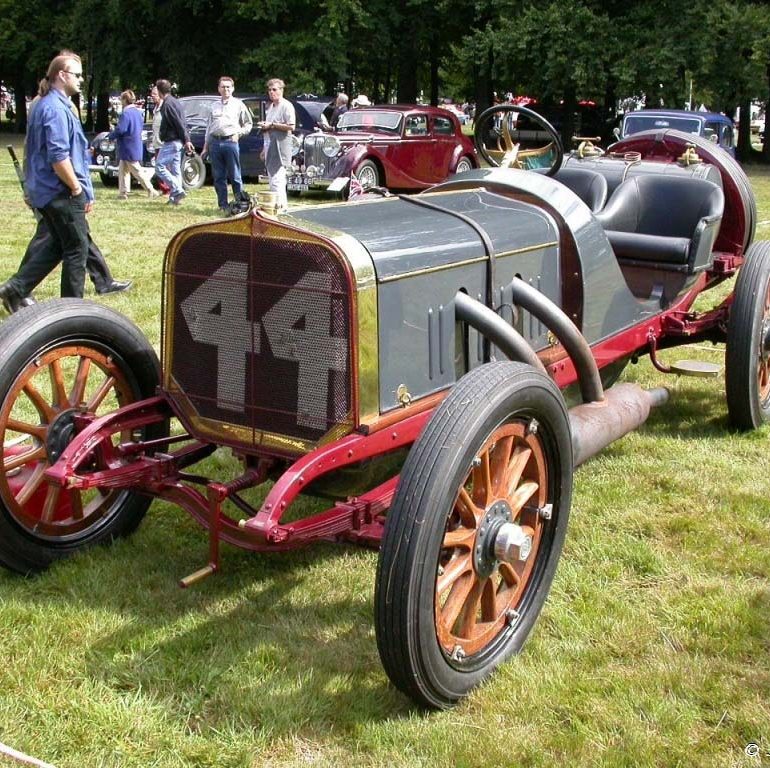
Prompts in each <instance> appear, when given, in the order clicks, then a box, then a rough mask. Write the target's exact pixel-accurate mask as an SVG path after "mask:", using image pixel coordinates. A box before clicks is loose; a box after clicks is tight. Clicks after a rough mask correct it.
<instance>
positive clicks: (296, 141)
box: [291, 133, 302, 157]
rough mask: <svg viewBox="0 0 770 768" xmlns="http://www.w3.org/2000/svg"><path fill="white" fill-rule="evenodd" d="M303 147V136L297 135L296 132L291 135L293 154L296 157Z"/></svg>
mask: <svg viewBox="0 0 770 768" xmlns="http://www.w3.org/2000/svg"><path fill="white" fill-rule="evenodd" d="M301 149H302V137H301V136H297V135H296V134H295V133H292V135H291V156H292V157H294V156H296V155H298V154H299V152H300V150H301Z"/></svg>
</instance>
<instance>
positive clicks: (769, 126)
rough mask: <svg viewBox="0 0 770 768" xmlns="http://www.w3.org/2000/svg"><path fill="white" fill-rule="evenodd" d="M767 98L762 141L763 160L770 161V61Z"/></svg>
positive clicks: (769, 63)
mask: <svg viewBox="0 0 770 768" xmlns="http://www.w3.org/2000/svg"><path fill="white" fill-rule="evenodd" d="M765 93H766V95H767V97H768V98H767V100H766V101H765V140H764V142H763V143H762V162H763V163H770V120H768V118H767V111H768V110H767V108H768V107H770V62H768V64H767V91H765Z"/></svg>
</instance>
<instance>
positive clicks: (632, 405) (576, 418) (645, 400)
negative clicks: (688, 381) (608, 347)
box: [569, 384, 670, 467]
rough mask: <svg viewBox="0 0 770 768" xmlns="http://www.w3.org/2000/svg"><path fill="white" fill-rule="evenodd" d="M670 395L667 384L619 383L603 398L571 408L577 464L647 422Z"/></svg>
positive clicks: (573, 451)
mask: <svg viewBox="0 0 770 768" xmlns="http://www.w3.org/2000/svg"><path fill="white" fill-rule="evenodd" d="M669 394H670V393H669V390H668V389H667V388H666V387H657V388H655V389H642V388H641V387H640V386H638V385H637V384H616V385H615V386H614V387H610V388H609V389H608V390H606V391H605V392H604V400H602V401H600V402H594V403H583V404H582V405H576V406H575V407H574V408H570V411H569V419H570V425H571V427H572V454H573V463H574V466H576V467H577V466H579V465H580V464H582V463H583V462H584V461H585V460H586V459H590V458H591V456H593V455H594V454H597V453H599V451H601V450H603V449H604V448H606V447H607V446H608V445H609V444H610V443H614V442H615V440H619V439H620V438H621V437H623V435H627V434H628V433H629V432H632V431H633V430H635V429H637V428H638V427H640V426H641V425H642V424H644V422H645V421H647V417H648V416H649V415H650V411H651V410H652V409H653V408H656V407H658V406H660V405H664V404H665V403H667V402H668V399H669Z"/></svg>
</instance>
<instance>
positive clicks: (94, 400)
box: [86, 376, 115, 413]
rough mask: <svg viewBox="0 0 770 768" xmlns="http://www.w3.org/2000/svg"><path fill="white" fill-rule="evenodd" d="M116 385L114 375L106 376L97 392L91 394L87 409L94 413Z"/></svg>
mask: <svg viewBox="0 0 770 768" xmlns="http://www.w3.org/2000/svg"><path fill="white" fill-rule="evenodd" d="M114 386H115V378H114V377H113V376H105V377H104V381H103V382H102V383H101V384H100V385H99V387H98V389H97V390H96V392H94V393H93V395H91V398H90V399H89V401H88V402H87V403H86V410H87V411H90V412H91V413H94V412H95V411H96V409H97V408H98V407H99V406H100V405H101V404H102V402H103V401H104V398H105V397H107V395H108V394H109V393H110V390H111V389H112V388H113V387H114Z"/></svg>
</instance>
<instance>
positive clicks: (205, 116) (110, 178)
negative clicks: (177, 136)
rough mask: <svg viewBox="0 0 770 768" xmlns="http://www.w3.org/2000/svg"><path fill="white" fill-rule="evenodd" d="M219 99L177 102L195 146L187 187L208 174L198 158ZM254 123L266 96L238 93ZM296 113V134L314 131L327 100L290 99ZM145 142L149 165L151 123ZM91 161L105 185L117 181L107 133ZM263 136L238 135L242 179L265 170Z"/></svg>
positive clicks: (186, 165)
mask: <svg viewBox="0 0 770 768" xmlns="http://www.w3.org/2000/svg"><path fill="white" fill-rule="evenodd" d="M218 98H219V96H216V95H212V94H201V95H198V96H182V97H181V98H180V99H179V101H180V103H181V104H182V107H183V109H184V112H185V117H186V119H187V128H188V130H189V131H190V141H191V142H192V144H193V146H194V147H195V154H194V155H186V156H185V158H184V160H183V163H182V179H183V181H184V185H185V187H186V188H187V189H197V188H199V187H201V186H203V184H204V183H205V181H206V179H207V178H208V177H210V175H211V168H210V165H209V163H208V162H207V161H206V160H204V159H202V158H201V157H200V153H201V150H202V149H203V143H204V139H205V136H206V126H207V125H208V121H209V115H210V114H211V105H212V104H213V103H214V102H215V101H216V100H217V99H218ZM238 98H240V99H241V100H242V101H243V102H244V104H245V105H246V107H247V108H248V110H249V112H251V117H252V119H253V121H254V123H255V124H256V123H257V122H258V121H260V120H263V119H264V117H265V111H266V109H267V96H263V95H246V96H238ZM290 101H291V102H292V104H293V105H294V109H295V111H296V113H297V135H298V136H302V135H303V134H306V133H309V132H311V131H313V130H314V128H315V126H316V124H317V123H318V121H319V120H320V119H321V113H322V112H323V110H324V108H325V107H326V106H327V104H328V103H329V100H328V99H323V98H316V97H310V96H303V97H300V98H297V99H290ZM142 142H143V144H144V158H143V160H142V164H143V165H145V166H148V167H151V166H154V165H155V153H156V150H155V148H154V147H153V143H152V125H151V123H149V122H148V123H146V124H145V126H144V130H143V132H142ZM91 146H92V150H93V164H92V165H91V170H94V171H98V172H99V175H100V177H101V179H102V181H103V182H104V183H105V184H117V175H118V161H117V157H116V155H115V142H114V141H113V140H112V139H109V138H108V136H107V133H106V132H104V133H100V134H98V135H97V136H96V138H95V139H94V140H93V142H92V144H91ZM262 146H263V138H262V133H261V131H259V130H257V129H254V130H252V131H251V133H249V134H248V135H247V136H244V137H242V138H241V141H240V148H241V171H242V174H243V176H244V178H254V179H256V178H258V177H259V175H260V174H261V173H262V174H264V173H265V164H264V162H263V161H262V159H261V157H260V154H261V152H262Z"/></svg>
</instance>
